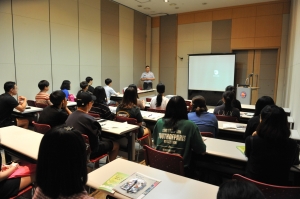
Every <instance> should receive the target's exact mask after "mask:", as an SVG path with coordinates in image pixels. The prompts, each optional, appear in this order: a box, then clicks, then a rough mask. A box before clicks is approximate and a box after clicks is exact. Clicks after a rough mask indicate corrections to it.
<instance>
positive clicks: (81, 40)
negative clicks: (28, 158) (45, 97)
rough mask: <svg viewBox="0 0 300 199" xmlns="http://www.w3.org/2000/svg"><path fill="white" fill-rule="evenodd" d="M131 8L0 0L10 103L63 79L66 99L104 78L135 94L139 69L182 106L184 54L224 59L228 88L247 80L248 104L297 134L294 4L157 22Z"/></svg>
mask: <svg viewBox="0 0 300 199" xmlns="http://www.w3.org/2000/svg"><path fill="white" fill-rule="evenodd" d="M136 1H137V3H136V4H135V5H142V7H137V6H136V9H132V8H130V7H129V6H127V5H126V3H124V4H122V1H121V0H118V1H117V0H116V1H115V0H0V27H1V28H0V52H1V53H0V70H1V72H0V80H1V81H0V85H4V83H5V82H7V81H14V82H16V84H17V85H18V95H22V96H25V97H26V98H27V99H29V100H34V97H35V95H36V94H37V93H38V91H39V88H38V86H37V84H38V82H39V81H40V80H43V79H44V80H47V81H49V83H50V90H49V91H48V93H51V92H52V91H55V90H59V89H60V85H61V83H62V81H63V80H70V81H71V89H70V91H69V92H70V93H73V94H74V95H76V93H77V92H78V91H79V90H80V86H79V85H80V82H82V81H84V80H85V78H86V77H88V76H91V77H92V78H93V86H94V87H96V86H103V85H105V83H104V81H105V79H106V78H111V79H112V80H113V88H114V90H116V91H119V92H120V93H122V90H123V88H124V87H127V86H128V85H129V84H132V83H134V84H136V85H137V86H138V87H142V81H141V80H140V78H141V74H142V73H143V72H144V71H145V66H147V65H149V66H150V68H151V71H152V72H153V73H154V75H155V80H154V81H153V88H155V86H156V85H157V84H158V83H159V82H163V83H164V85H165V87H166V90H165V94H167V95H180V96H182V97H183V98H184V99H188V98H189V93H188V90H187V88H188V81H189V77H188V65H189V63H188V60H189V55H190V54H227V53H228V54H229V53H234V54H236V66H235V76H234V83H235V84H243V83H244V82H245V79H246V78H247V77H248V75H249V74H250V73H252V72H253V73H254V77H253V78H252V85H254V84H256V85H257V84H258V86H259V87H260V89H258V91H256V92H255V93H254V94H252V95H253V98H252V101H251V104H255V102H256V100H257V99H258V98H259V97H261V96H264V95H267V96H270V97H272V98H273V99H274V101H275V104H276V105H277V106H280V107H287V108H289V109H290V110H291V116H292V117H293V120H294V121H295V122H294V126H293V129H294V130H297V131H300V123H299V122H298V121H299V120H300V106H299V105H298V101H297V99H298V98H299V97H300V96H299V93H300V92H299V91H297V90H298V89H297V88H298V87H299V86H298V85H299V84H300V79H299V78H298V74H299V73H300V58H299V56H298V55H299V54H300V1H299V0H276V1H269V0H265V1H251V2H255V3H246V4H237V5H234V6H226V7H220V6H216V7H213V8H209V9H206V8H203V5H202V4H201V5H199V9H198V8H196V9H195V10H192V11H189V12H182V11H180V8H179V9H177V10H176V9H175V8H174V10H176V11H173V12H172V13H165V14H164V13H159V14H155V12H152V11H151V9H150V10H147V9H144V8H145V7H146V4H147V3H146V2H147V1H146V2H144V1H141V3H140V2H139V1H138V0H136ZM161 1H162V2H163V0H161ZM183 2H185V0H176V2H175V3H177V4H178V5H180V4H182V3H183ZM201 2H202V1H201ZM203 2H204V1H203ZM248 2H250V1H248ZM163 3H165V2H163ZM169 3H172V1H171V0H170V1H169ZM207 4H208V5H207V6H209V1H207ZM216 4H217V3H216ZM179 7H180V6H179ZM298 72H299V73H298ZM202 75H205V74H199V78H201V76H202ZM255 75H257V76H255ZM257 82H258V83H257ZM225 86H226V85H224V88H225ZM234 86H236V85H234ZM2 93H4V90H3V89H2V92H1V94H2ZM210 105H212V106H215V104H210Z"/></svg>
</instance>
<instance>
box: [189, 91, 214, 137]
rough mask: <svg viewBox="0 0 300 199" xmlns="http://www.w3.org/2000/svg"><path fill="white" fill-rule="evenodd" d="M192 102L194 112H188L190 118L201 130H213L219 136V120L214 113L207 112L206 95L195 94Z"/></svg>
mask: <svg viewBox="0 0 300 199" xmlns="http://www.w3.org/2000/svg"><path fill="white" fill-rule="evenodd" d="M192 103H193V107H192V112H190V113H188V118H189V120H191V121H192V122H194V123H195V124H196V125H197V126H198V128H199V131H200V132H212V133H213V134H214V136H215V137H217V135H218V132H219V128H218V120H217V118H216V116H215V115H214V114H212V113H209V112H207V107H206V102H205V99H204V97H202V96H201V95H198V96H195V97H193V99H192Z"/></svg>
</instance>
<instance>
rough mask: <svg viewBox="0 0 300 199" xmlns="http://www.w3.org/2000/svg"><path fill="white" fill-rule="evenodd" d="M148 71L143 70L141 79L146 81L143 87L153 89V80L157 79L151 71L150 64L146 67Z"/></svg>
mask: <svg viewBox="0 0 300 199" xmlns="http://www.w3.org/2000/svg"><path fill="white" fill-rule="evenodd" d="M145 69H146V72H143V74H142V76H141V81H143V82H144V84H143V89H144V90H148V89H152V81H153V80H155V77H154V74H153V73H152V72H151V71H150V66H146V67H145Z"/></svg>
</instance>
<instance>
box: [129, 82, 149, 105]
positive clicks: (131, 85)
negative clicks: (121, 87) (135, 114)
mask: <svg viewBox="0 0 300 199" xmlns="http://www.w3.org/2000/svg"><path fill="white" fill-rule="evenodd" d="M128 87H132V88H134V90H135V91H136V97H137V99H136V103H137V104H136V105H137V106H138V107H139V108H140V109H141V110H144V109H145V104H146V102H145V100H140V99H139V95H138V89H137V87H136V85H135V84H130V85H129V86H128ZM128 87H127V88H128ZM127 88H126V89H127Z"/></svg>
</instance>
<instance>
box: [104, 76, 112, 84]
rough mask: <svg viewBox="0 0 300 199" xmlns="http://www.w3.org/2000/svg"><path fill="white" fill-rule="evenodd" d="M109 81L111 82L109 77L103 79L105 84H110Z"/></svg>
mask: <svg viewBox="0 0 300 199" xmlns="http://www.w3.org/2000/svg"><path fill="white" fill-rule="evenodd" d="M111 83H112V80H111V79H110V78H107V79H105V84H106V85H107V86H110V85H111Z"/></svg>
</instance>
